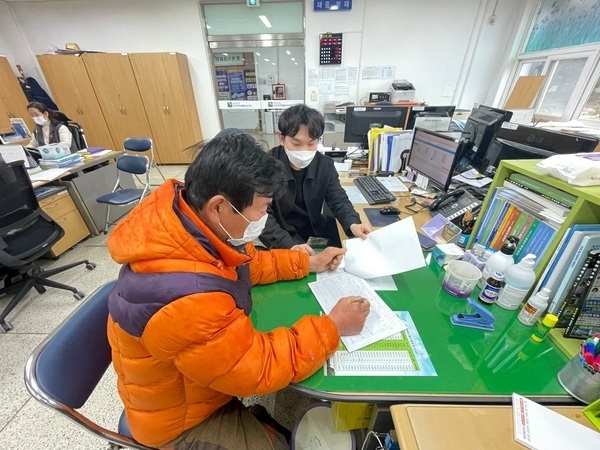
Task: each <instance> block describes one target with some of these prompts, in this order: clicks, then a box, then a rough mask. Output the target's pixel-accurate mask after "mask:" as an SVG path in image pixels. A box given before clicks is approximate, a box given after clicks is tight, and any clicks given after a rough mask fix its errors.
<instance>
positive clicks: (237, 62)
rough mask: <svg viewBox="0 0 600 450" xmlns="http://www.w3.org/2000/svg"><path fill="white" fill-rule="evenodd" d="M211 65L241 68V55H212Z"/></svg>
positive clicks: (242, 60) (242, 56)
mask: <svg viewBox="0 0 600 450" xmlns="http://www.w3.org/2000/svg"><path fill="white" fill-rule="evenodd" d="M213 63H214V65H215V66H243V65H244V54H243V53H227V54H225V53H215V54H214V55H213Z"/></svg>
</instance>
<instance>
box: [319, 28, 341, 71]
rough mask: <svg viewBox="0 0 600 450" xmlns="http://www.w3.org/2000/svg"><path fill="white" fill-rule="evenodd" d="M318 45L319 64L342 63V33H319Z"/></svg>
mask: <svg viewBox="0 0 600 450" xmlns="http://www.w3.org/2000/svg"><path fill="white" fill-rule="evenodd" d="M319 46H320V52H319V64H321V65H322V66H324V65H329V64H342V33H325V34H321V35H320V36H319Z"/></svg>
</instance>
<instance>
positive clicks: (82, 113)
mask: <svg viewBox="0 0 600 450" xmlns="http://www.w3.org/2000/svg"><path fill="white" fill-rule="evenodd" d="M79 109H80V110H81V115H82V116H85V114H84V112H83V108H79Z"/></svg>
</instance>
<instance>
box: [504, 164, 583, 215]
mask: <svg viewBox="0 0 600 450" xmlns="http://www.w3.org/2000/svg"><path fill="white" fill-rule="evenodd" d="M508 178H509V180H510V181H511V182H513V183H515V184H517V185H518V186H519V187H521V188H523V189H528V190H530V191H532V192H536V193H538V194H540V195H541V196H542V197H544V198H546V199H548V200H550V201H553V202H555V203H557V204H559V205H562V206H565V207H567V208H572V207H573V206H574V205H575V202H576V201H577V197H576V196H575V195H572V194H569V193H568V192H564V191H561V190H560V189H558V188H555V187H554V186H550V185H548V184H546V183H543V182H541V181H538V180H535V179H533V178H530V177H528V176H527V175H523V174H521V173H518V172H513V173H511V174H510V176H509V177H508Z"/></svg>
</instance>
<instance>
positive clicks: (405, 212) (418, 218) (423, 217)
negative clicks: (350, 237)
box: [338, 174, 431, 239]
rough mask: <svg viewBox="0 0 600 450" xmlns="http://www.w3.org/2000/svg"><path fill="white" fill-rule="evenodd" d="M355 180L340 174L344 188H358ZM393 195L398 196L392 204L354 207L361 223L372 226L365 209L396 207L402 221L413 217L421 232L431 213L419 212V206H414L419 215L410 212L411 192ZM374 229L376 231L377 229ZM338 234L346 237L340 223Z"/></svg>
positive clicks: (423, 209) (419, 199)
mask: <svg viewBox="0 0 600 450" xmlns="http://www.w3.org/2000/svg"><path fill="white" fill-rule="evenodd" d="M359 176H360V175H359ZM354 178H356V177H350V176H349V175H348V174H340V183H341V184H342V186H356V185H355V184H354V181H353V180H354ZM393 194H394V195H395V196H396V200H395V201H393V202H392V203H385V204H382V205H369V204H368V203H361V204H356V205H354V209H355V210H356V212H357V213H358V215H359V216H360V220H361V222H362V223H368V224H369V225H370V224H371V222H369V218H368V217H367V215H366V214H365V211H364V209H365V208H377V209H381V208H383V207H384V206H395V207H396V208H398V209H399V210H400V219H406V218H407V217H412V218H413V220H414V222H415V228H416V229H417V231H418V230H420V229H421V227H422V226H423V225H424V224H425V223H427V222H428V221H429V220H430V219H431V216H430V215H429V211H428V210H427V209H425V208H421V210H420V211H419V208H420V207H419V206H418V205H414V207H413V208H412V209H414V210H415V211H419V212H418V213H414V212H413V211H410V210H409V209H407V208H406V206H407V205H410V203H411V201H410V199H411V198H412V197H413V195H411V194H410V192H394V193H393ZM416 198H417V199H418V201H419V203H421V201H422V200H423V199H422V198H418V197H416ZM371 226H372V225H371ZM373 228H374V229H376V228H377V227H373ZM338 232H339V233H340V236H346V232H345V231H344V230H343V228H342V227H341V225H340V224H339V222H338ZM342 239H343V238H342Z"/></svg>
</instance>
